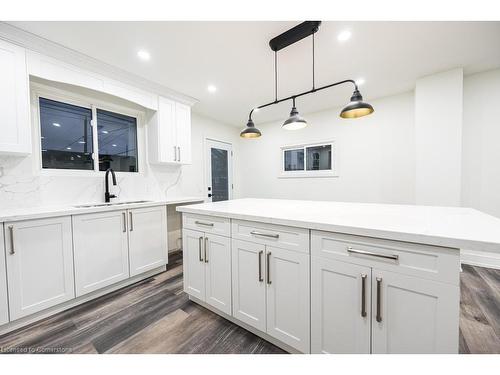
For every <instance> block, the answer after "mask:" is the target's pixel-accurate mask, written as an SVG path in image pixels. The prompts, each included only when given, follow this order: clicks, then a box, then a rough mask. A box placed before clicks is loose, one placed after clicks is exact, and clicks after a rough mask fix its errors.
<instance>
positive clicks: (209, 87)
mask: <svg viewBox="0 0 500 375" xmlns="http://www.w3.org/2000/svg"><path fill="white" fill-rule="evenodd" d="M207 90H208V92H209V93H211V94H213V93H214V92H216V91H217V87H215V86H214V85H208V87H207Z"/></svg>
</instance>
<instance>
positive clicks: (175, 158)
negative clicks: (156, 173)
mask: <svg viewBox="0 0 500 375" xmlns="http://www.w3.org/2000/svg"><path fill="white" fill-rule="evenodd" d="M174 161H177V147H176V146H174Z"/></svg>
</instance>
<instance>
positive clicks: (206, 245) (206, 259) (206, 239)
mask: <svg viewBox="0 0 500 375" xmlns="http://www.w3.org/2000/svg"><path fill="white" fill-rule="evenodd" d="M207 247H208V238H207V237H205V263H208V257H207V253H208V250H207Z"/></svg>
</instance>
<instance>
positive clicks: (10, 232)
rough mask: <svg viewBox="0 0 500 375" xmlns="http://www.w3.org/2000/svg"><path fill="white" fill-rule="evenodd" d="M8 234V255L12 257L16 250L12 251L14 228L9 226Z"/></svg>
mask: <svg viewBox="0 0 500 375" xmlns="http://www.w3.org/2000/svg"><path fill="white" fill-rule="evenodd" d="M9 234H10V252H9V253H10V255H14V254H15V253H16V250H15V249H14V226H13V225H9Z"/></svg>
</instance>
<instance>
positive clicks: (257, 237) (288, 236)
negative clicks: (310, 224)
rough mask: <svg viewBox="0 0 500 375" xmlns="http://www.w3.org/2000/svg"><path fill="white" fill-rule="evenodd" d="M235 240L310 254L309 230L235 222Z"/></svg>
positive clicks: (241, 221)
mask: <svg viewBox="0 0 500 375" xmlns="http://www.w3.org/2000/svg"><path fill="white" fill-rule="evenodd" d="M232 234H233V235H232V236H233V238H234V239H238V240H244V241H251V242H255V243H261V244H264V245H272V246H276V247H281V248H284V249H290V250H295V251H300V252H302V253H309V229H304V228H295V227H288V226H284V225H275V224H266V223H258V222H254V221H244V220H233V221H232Z"/></svg>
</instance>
